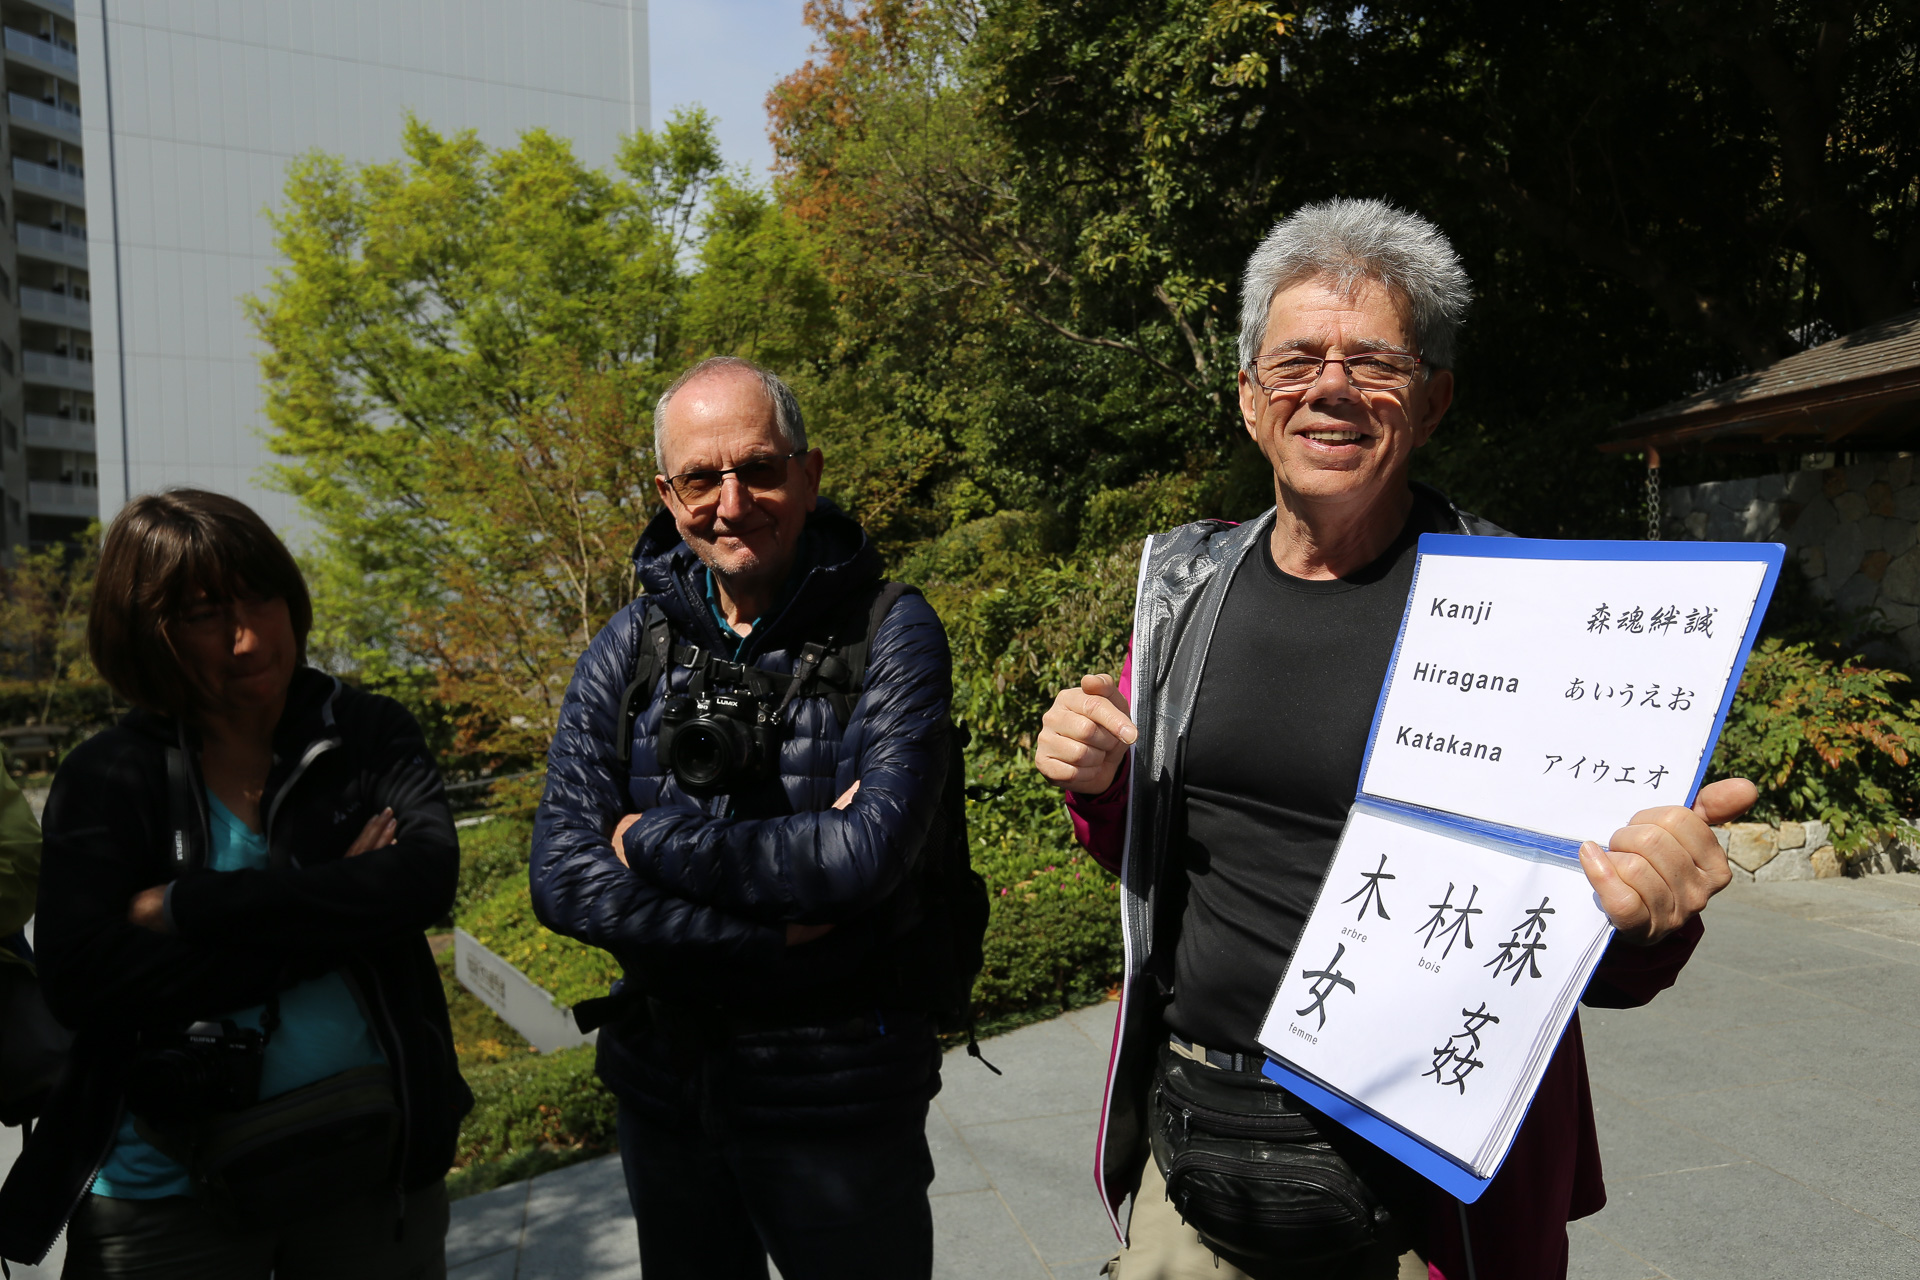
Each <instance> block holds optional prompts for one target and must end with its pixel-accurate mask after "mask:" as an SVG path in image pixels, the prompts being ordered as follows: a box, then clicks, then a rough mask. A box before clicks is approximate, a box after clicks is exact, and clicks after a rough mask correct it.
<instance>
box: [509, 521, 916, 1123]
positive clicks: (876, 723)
mask: <svg viewBox="0 0 1920 1280" xmlns="http://www.w3.org/2000/svg"><path fill="white" fill-rule="evenodd" d="M635 565H636V568H637V570H638V572H639V577H640V582H641V585H642V586H643V588H644V589H645V592H646V595H645V597H644V598H643V599H642V600H639V601H636V602H635V603H634V604H633V605H630V606H629V607H628V608H626V609H624V610H622V611H621V612H620V613H619V614H617V615H616V616H615V617H614V619H613V620H612V621H611V622H609V623H608V624H607V626H606V627H605V629H603V630H602V631H601V632H600V634H599V635H598V636H596V637H594V640H593V643H592V644H591V645H590V646H588V649H587V652H586V653H585V654H584V655H582V657H581V659H580V661H579V664H578V665H577V666H576V667H575V668H574V674H573V681H572V683H571V684H570V685H569V686H568V688H567V693H566V699H565V702H564V703H563V705H562V707H561V712H560V723H559V728H558V730H557V732H556V734H555V736H554V740H553V745H552V748H551V749H550V751H549V752H548V756H547V788H546V794H545V796H544V797H543V798H542V801H541V805H540V811H539V815H538V817H537V819H536V822H535V827H534V837H533V855H532V888H533V904H534V910H535V912H536V913H537V914H538V915H539V917H540V919H541V921H542V922H543V923H545V924H546V925H547V927H549V928H551V929H554V930H556V931H557V932H560V933H563V934H566V935H568V936H570V937H574V938H578V939H580V940H581V941H583V942H587V943H590V944H592V945H593V946H596V947H601V948H604V949H605V950H607V951H610V952H612V953H613V954H614V955H615V956H616V957H617V958H618V959H619V960H620V962H621V965H622V967H623V968H624V969H625V971H626V979H625V982H626V983H628V984H637V985H638V986H639V987H640V988H641V989H642V990H643V991H645V993H646V994H647V995H649V996H652V997H655V998H656V999H658V1000H661V1001H666V1002H670V1003H672V1004H674V1005H676V1006H684V1007H689V1008H700V1009H707V1010H712V1009H719V1010H724V1011H726V1012H727V1013H728V1014H729V1015H736V1016H742V1017H749V1018H758V1019H761V1020H762V1021H766V1020H775V1021H777V1020H779V1019H780V1018H781V1016H782V1015H791V1014H794V1013H796V1012H799V1013H805V1012H807V1011H814V1012H818V1013H820V1014H821V1015H822V1016H823V1017H825V1016H827V1015H832V1016H834V1017H838V1016H840V1015H842V1014H845V1013H847V1012H849V1011H852V1010H859V1009H872V1010H873V1011H874V1013H875V1014H876V1015H877V1017H878V1019H879V1020H880V1021H881V1022H882V1023H884V1020H885V1018H886V1017H887V1016H888V1013H887V1011H888V1007H889V1006H893V1007H895V1008H903V1007H905V1006H907V1005H911V1003H912V1000H911V997H910V996H908V995H906V994H904V993H905V991H906V989H907V988H908V987H910V985H911V977H912V975H911V973H910V972H903V971H902V970H903V968H909V969H910V968H911V965H912V956H913V945H912V944H913V938H914V932H915V930H914V927H915V925H916V924H917V923H918V913H917V909H916V907H915V905H914V889H913V886H912V884H911V883H910V881H909V873H910V871H911V870H912V868H913V866H914V862H915V859H916V858H917V856H918V854H919V852H920V848H921V845H922V843H923V841H924V839H925V837H926V833H927V830H928V827H929V825H930V824H931V822H932V820H933V817H934V814H935V811H936V808H937V806H938V803H939V799H940V792H941V787H942V783H943V781H944V778H945V769H946V761H947V750H948V733H947V729H946V723H947V714H948V702H949V698H950V695H951V688H952V661H951V658H950V657H949V654H948V650H947V641H946V634H945V632H944V630H943V629H942V628H941V625H940V621H939V619H938V617H936V616H935V614H934V612H933V609H932V607H931V606H929V605H928V604H927V602H926V601H925V600H924V599H922V598H921V597H919V596H918V595H907V596H905V597H903V598H902V599H901V600H900V601H899V602H898V603H897V604H896V605H895V606H894V607H893V608H892V610H891V611H890V612H889V613H888V614H887V617H886V619H885V621H884V622H883V623H882V624H881V626H880V628H879V629H878V631H877V632H876V633H875V634H874V635H873V636H872V638H871V641H870V650H869V660H868V668H867V676H866V681H865V690H864V692H863V693H862V695H861V697H860V698H859V700H858V701H857V702H856V703H855V704H854V705H853V708H852V711H851V715H850V716H849V718H848V720H847V724H846V727H845V729H844V731H843V730H842V728H841V726H840V723H839V721H838V719H837V717H836V716H835V714H834V711H833V708H832V705H831V704H830V703H829V702H828V700H827V699H826V698H825V697H804V698H800V699H797V700H796V701H795V703H794V704H793V705H792V706H791V707H790V708H789V710H788V717H787V732H786V737H785V740H784V742H783V745H782V747H781V751H780V777H779V782H778V785H777V786H772V785H769V786H767V787H764V788H762V789H761V791H760V792H759V793H757V794H755V795H751V796H748V795H739V796H731V797H729V796H718V797H713V798H711V799H706V800H701V799H696V798H694V797H690V796H688V795H686V794H685V793H684V792H682V791H681V790H680V788H679V786H678V784H677V783H676V782H675V780H674V778H673V776H672V775H671V774H670V773H668V772H666V771H664V770H663V769H662V767H661V765H660V763H659V758H658V755H657V752H656V743H657V739H658V733H659V724H660V712H661V706H662V703H663V702H664V701H665V687H666V686H668V685H670V686H671V688H672V689H674V690H676V691H677V690H682V689H684V688H685V687H686V685H687V683H688V681H689V680H690V678H691V675H692V673H691V672H690V671H689V670H688V669H686V668H684V667H678V668H675V669H673V670H671V671H670V672H668V673H666V674H665V675H663V676H662V677H661V680H660V681H659V682H657V683H656V685H655V687H654V689H653V691H652V693H651V696H650V697H649V698H648V699H647V703H646V707H645V709H644V711H642V712H641V714H640V716H639V718H638V719H637V721H636V722H635V725H634V733H633V754H632V763H631V766H630V767H629V768H627V769H625V770H622V769H621V766H620V765H619V764H618V762H617V758H616V742H615V739H616V737H617V736H618V732H619V725H620V722H621V706H620V700H621V694H622V692H623V691H624V690H625V688H626V686H627V683H628V681H629V678H630V673H631V672H632V670H633V669H634V665H635V658H636V654H637V652H638V648H639V646H640V644H641V642H642V639H643V632H644V628H645V607H646V604H647V603H648V602H649V601H651V602H653V603H654V604H655V605H656V606H657V607H659V608H660V609H662V610H663V611H664V612H665V613H666V615H667V616H668V617H669V618H670V619H671V620H672V622H673V625H674V630H675V633H676V637H677V639H678V640H679V641H680V642H681V643H683V644H695V645H699V646H701V647H703V648H714V649H719V650H720V651H721V652H722V653H725V652H727V651H728V650H730V649H731V647H732V645H731V641H729V640H727V639H726V638H725V637H723V636H722V635H721V633H720V627H719V624H718V623H717V622H716V621H715V620H714V618H713V616H712V611H711V609H710V608H709V607H708V605H707V603H706V599H705V595H704V589H705V570H704V568H703V567H702V565H701V564H700V561H699V560H698V559H697V558H696V557H695V556H694V554H693V552H692V551H691V549H689V548H688V547H687V546H686V544H685V543H684V542H682V541H681V540H680V536H679V533H678V532H677V530H676V529H675V528H674V525H673V521H672V519H671V517H670V515H669V514H668V513H666V512H662V513H661V514H660V515H659V516H658V517H657V518H656V519H655V520H654V521H653V522H652V523H651V524H650V525H649V526H648V528H647V530H646V532H645V533H644V534H643V535H642V536H641V539H640V542H639V545H638V546H637V547H636V548H635ZM795 573H796V575H797V577H798V582H797V585H795V586H794V587H793V588H792V589H791V590H790V591H789V593H788V594H787V596H786V597H785V598H784V604H783V605H780V606H776V610H775V616H773V617H772V618H771V619H768V620H764V621H763V622H762V623H761V624H760V625H758V626H756V627H755V628H754V631H753V634H752V636H751V637H750V638H749V640H748V643H747V644H746V646H745V647H744V649H743V650H742V651H741V654H740V658H741V660H742V661H744V662H746V663H749V664H751V665H754V666H758V667H760V668H761V669H763V670H766V671H768V672H771V673H773V674H774V675H775V677H776V680H775V683H776V684H777V685H778V686H779V687H780V688H781V689H782V690H784V688H785V680H784V679H782V678H780V677H786V676H790V675H791V674H792V673H793V671H794V669H795V667H796V665H797V663H798V660H799V654H800V648H801V646H802V645H803V644H805V643H806V642H807V641H809V640H813V639H819V638H821V637H822V635H823V634H824V633H825V631H827V630H828V629H830V628H831V627H832V625H833V624H834V622H835V621H837V620H839V619H841V618H843V617H845V615H846V613H847V610H848V608H849V604H850V602H853V601H857V600H858V599H859V598H860V597H861V596H862V595H863V594H865V593H867V592H869V591H870V590H871V589H872V588H873V587H874V585H875V584H876V583H878V582H879V580H880V576H881V566H880V557H879V554H878V553H877V552H876V551H875V549H874V548H873V546H872V544H871V543H869V542H868V540H867V537H866V535H865V533H864V532H862V530H861V529H860V527H859V525H857V524H855V523H854V522H853V521H852V520H851V519H849V518H848V517H847V516H845V515H844V514H842V513H841V512H840V511H839V510H838V509H836V508H835V507H834V506H833V505H832V504H831V503H828V502H826V501H824V500H823V501H822V502H821V503H820V506H819V509H818V510H817V511H815V512H814V514H813V515H812V516H811V517H809V519H808V522H807V534H806V539H805V547H804V549H803V552H802V560H801V563H800V564H799V566H798V567H796V570H795ZM723 646H724V647H723ZM856 779H857V780H858V781H859V783H860V792H859V794H858V795H857V796H856V797H855V798H854V800H853V803H852V804H851V805H850V806H848V807H847V808H846V809H844V810H834V809H833V808H832V805H833V802H834V800H835V798H837V797H838V796H839V795H840V794H841V793H842V792H844V791H845V790H846V789H847V788H848V787H849V786H851V785H852V784H853V782H854V781H855V780H856ZM635 811H638V812H640V813H641V814H642V815H643V816H642V817H641V819H640V820H639V821H638V822H636V823H635V824H634V825H633V826H632V827H631V828H629V829H628V831H627V834H626V836H625V845H626V848H625V852H626V855H627V860H628V863H629V864H630V866H631V869H629V868H628V867H626V866H622V865H621V864H620V862H619V861H618V860H617V859H616V858H615V857H614V853H613V848H612V846H611V844H610V843H609V839H608V837H609V833H610V832H611V831H612V830H613V828H614V826H615V824H616V823H617V822H618V821H619V820H620V818H621V817H622V816H623V815H625V814H627V813H630V812H635ZM792 922H801V923H809V924H823V923H831V924H833V925H834V926H835V927H834V929H833V930H832V932H830V933H828V934H827V935H826V936H825V937H824V938H822V939H820V940H819V941H817V942H811V943H807V944H805V945H802V946H797V947H788V946H787V945H786V926H787V924H789V923H792ZM623 1034H624V1033H623V1031H622V1028H620V1027H618V1026H616V1027H610V1028H608V1029H607V1031H603V1033H602V1036H601V1054H600V1059H601V1068H602V1074H603V1075H608V1078H609V1083H610V1084H612V1085H613V1086H614V1087H615V1090H616V1092H619V1093H620V1094H621V1096H622V1097H623V1098H626V1099H629V1100H631V1098H632V1095H633V1094H635V1093H637V1092H654V1090H650V1089H649V1090H642V1089H640V1088H639V1086H638V1085H636V1084H635V1082H634V1080H633V1079H632V1078H631V1077H632V1076H633V1074H634V1071H635V1068H634V1067H633V1064H631V1063H628V1064H626V1065H622V1064H621V1063H620V1062H617V1061H616V1062H613V1063H611V1064H610V1062H609V1049H610V1048H611V1049H612V1050H613V1051H614V1057H615V1058H619V1057H620V1056H621V1054H622V1052H623V1051H622V1050H621V1049H620V1048H619V1046H618V1044H617V1043H616V1044H614V1045H611V1046H610V1045H609V1038H610V1036H611V1038H612V1039H613V1040H614V1041H616V1042H617V1041H619V1040H620V1039H621V1038H622V1036H623ZM629 1038H633V1037H629ZM882 1047H883V1048H884V1046H882ZM924 1048H925V1046H924V1045H916V1047H915V1050H914V1054H915V1060H916V1062H917V1063H918V1065H917V1066H916V1067H915V1070H916V1071H918V1072H919V1073H920V1074H922V1075H924V1074H925V1062H924V1058H925V1054H924V1052H923V1050H924ZM634 1055H640V1050H639V1049H637V1048H635V1049H634V1050H633V1054H630V1055H628V1056H634ZM640 1056H644V1055H640ZM776 1065H777V1064H776ZM788 1065H789V1066H792V1067H795V1068H796V1069H798V1066H799V1064H788ZM610 1066H611V1067H612V1070H611V1071H610V1070H609V1068H610ZM812 1069H813V1070H818V1064H817V1063H816V1064H814V1066H813V1068H812ZM623 1086H627V1087H623ZM935 1087H937V1086H935ZM930 1092H931V1091H930V1090H924V1091H922V1101H924V1097H925V1096H928V1095H930Z"/></svg>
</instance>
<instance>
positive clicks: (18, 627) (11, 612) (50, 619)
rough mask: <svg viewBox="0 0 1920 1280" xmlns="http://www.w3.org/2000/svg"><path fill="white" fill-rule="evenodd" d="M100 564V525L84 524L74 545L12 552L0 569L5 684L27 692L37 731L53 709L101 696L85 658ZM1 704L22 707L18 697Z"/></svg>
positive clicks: (0, 651)
mask: <svg viewBox="0 0 1920 1280" xmlns="http://www.w3.org/2000/svg"><path fill="white" fill-rule="evenodd" d="M99 564H100V526H99V525H98V524H90V525H88V526H87V528H86V530H85V531H84V532H82V533H81V535H80V538H79V540H78V541H77V542H73V543H64V542H63V543H56V544H54V545H52V546H49V547H45V548H42V549H41V550H39V551H30V550H28V549H27V548H26V547H15V548H14V552H13V564H12V565H11V566H10V567H9V566H4V565H0V658H3V659H4V661H5V662H6V665H7V668H8V670H7V674H8V675H9V676H10V677H11V678H12V679H15V680H20V681H25V682H27V683H28V684H30V685H32V686H33V692H34V694H35V695H37V696H35V697H34V699H33V701H34V702H37V703H38V704H39V705H38V708H37V710H36V711H35V712H34V716H35V718H36V719H38V720H39V721H40V722H41V723H43V724H44V723H46V722H47V721H48V720H49V719H51V718H52V714H53V711H54V708H55V704H56V703H60V704H61V705H62V706H63V707H66V708H69V709H77V706H76V704H75V695H79V696H80V698H81V700H82V701H84V702H98V701H102V699H100V698H98V697H88V696H87V695H90V694H97V693H98V692H100V677H99V674H98V673H97V672H95V671H94V669H93V661H92V659H91V658H89V657H88V656H87V613H88V611H89V610H90V609H91V608H92V607H93V579H94V572H95V570H96V569H97V568H98V567H99ZM62 695H66V696H65V697H63V696H62ZM8 701H9V703H10V704H12V705H15V706H19V705H21V700H20V699H19V698H18V697H10V698H9V699H8ZM94 714H95V715H97V714H99V713H98V712H95V713H94Z"/></svg>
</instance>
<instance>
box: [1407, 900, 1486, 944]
mask: <svg viewBox="0 0 1920 1280" xmlns="http://www.w3.org/2000/svg"><path fill="white" fill-rule="evenodd" d="M1453 888H1454V886H1453V884H1452V882H1451V881H1449V882H1448V884H1447V892H1446V894H1445V895H1444V896H1442V897H1441V899H1440V901H1438V902H1429V903H1428V904H1427V905H1428V906H1429V907H1431V908H1433V917H1432V918H1431V919H1430V920H1428V921H1427V922H1426V923H1425V924H1423V925H1421V926H1420V928H1421V929H1422V930H1425V931H1426V935H1427V936H1426V939H1425V940H1424V941H1422V942H1421V944H1420V949H1421V950H1422V951H1424V950H1426V949H1427V947H1429V946H1430V945H1432V943H1433V940H1434V938H1435V936H1436V935H1438V934H1441V933H1445V934H1446V935H1447V945H1446V949H1445V950H1443V951H1441V953H1440V958H1441V959H1442V960H1445V959H1446V958H1447V957H1448V956H1449V955H1451V954H1452V953H1453V944H1454V943H1455V942H1461V943H1463V944H1464V945H1465V946H1466V949H1467V950H1468V951H1471V950H1473V921H1472V917H1473V916H1477V915H1483V914H1485V913H1484V912H1483V911H1482V910H1481V908H1479V907H1476V906H1474V905H1473V903H1474V899H1476V898H1478V897H1479V896H1480V886H1479V885H1477V884H1476V885H1474V886H1473V892H1472V893H1470V894H1468V895H1467V904H1466V905H1465V906H1463V907H1456V906H1454V905H1453ZM1449 911H1451V912H1453V913H1454V914H1453V923H1452V924H1448V923H1447V912H1449ZM1416 932H1417V931H1416Z"/></svg>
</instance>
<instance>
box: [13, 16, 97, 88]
mask: <svg viewBox="0 0 1920 1280" xmlns="http://www.w3.org/2000/svg"><path fill="white" fill-rule="evenodd" d="M69 12H71V11H69ZM4 43H5V47H6V53H7V60H8V61H10V62H17V63H19V64H21V65H22V66H25V67H30V68H32V69H33V70H35V71H38V72H41V73H43V74H52V75H57V76H64V77H65V78H66V79H68V80H72V81H75V82H78V81H79V79H80V55H79V54H77V53H75V52H74V51H73V50H72V49H69V48H67V47H66V46H65V45H64V44H55V43H54V42H53V41H51V40H43V39H41V38H40V37H39V36H36V35H34V34H32V33H31V32H27V31H21V30H19V29H18V28H16V27H8V28H6V32H5V41H4Z"/></svg>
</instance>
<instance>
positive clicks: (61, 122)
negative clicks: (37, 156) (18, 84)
mask: <svg viewBox="0 0 1920 1280" xmlns="http://www.w3.org/2000/svg"><path fill="white" fill-rule="evenodd" d="M7 116H8V117H9V118H10V119H11V120H12V121H13V124H14V126H15V127H16V128H21V129H25V130H27V131H28V132H29V133H43V134H46V135H47V136H48V137H51V138H57V139H59V140H60V141H61V142H71V143H73V144H74V145H75V146H79V145H80V108H78V107H74V106H61V105H58V104H55V103H50V102H41V101H40V100H39V99H37V98H29V97H28V96H27V95H26V94H24V93H9V94H8V95H7Z"/></svg>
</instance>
